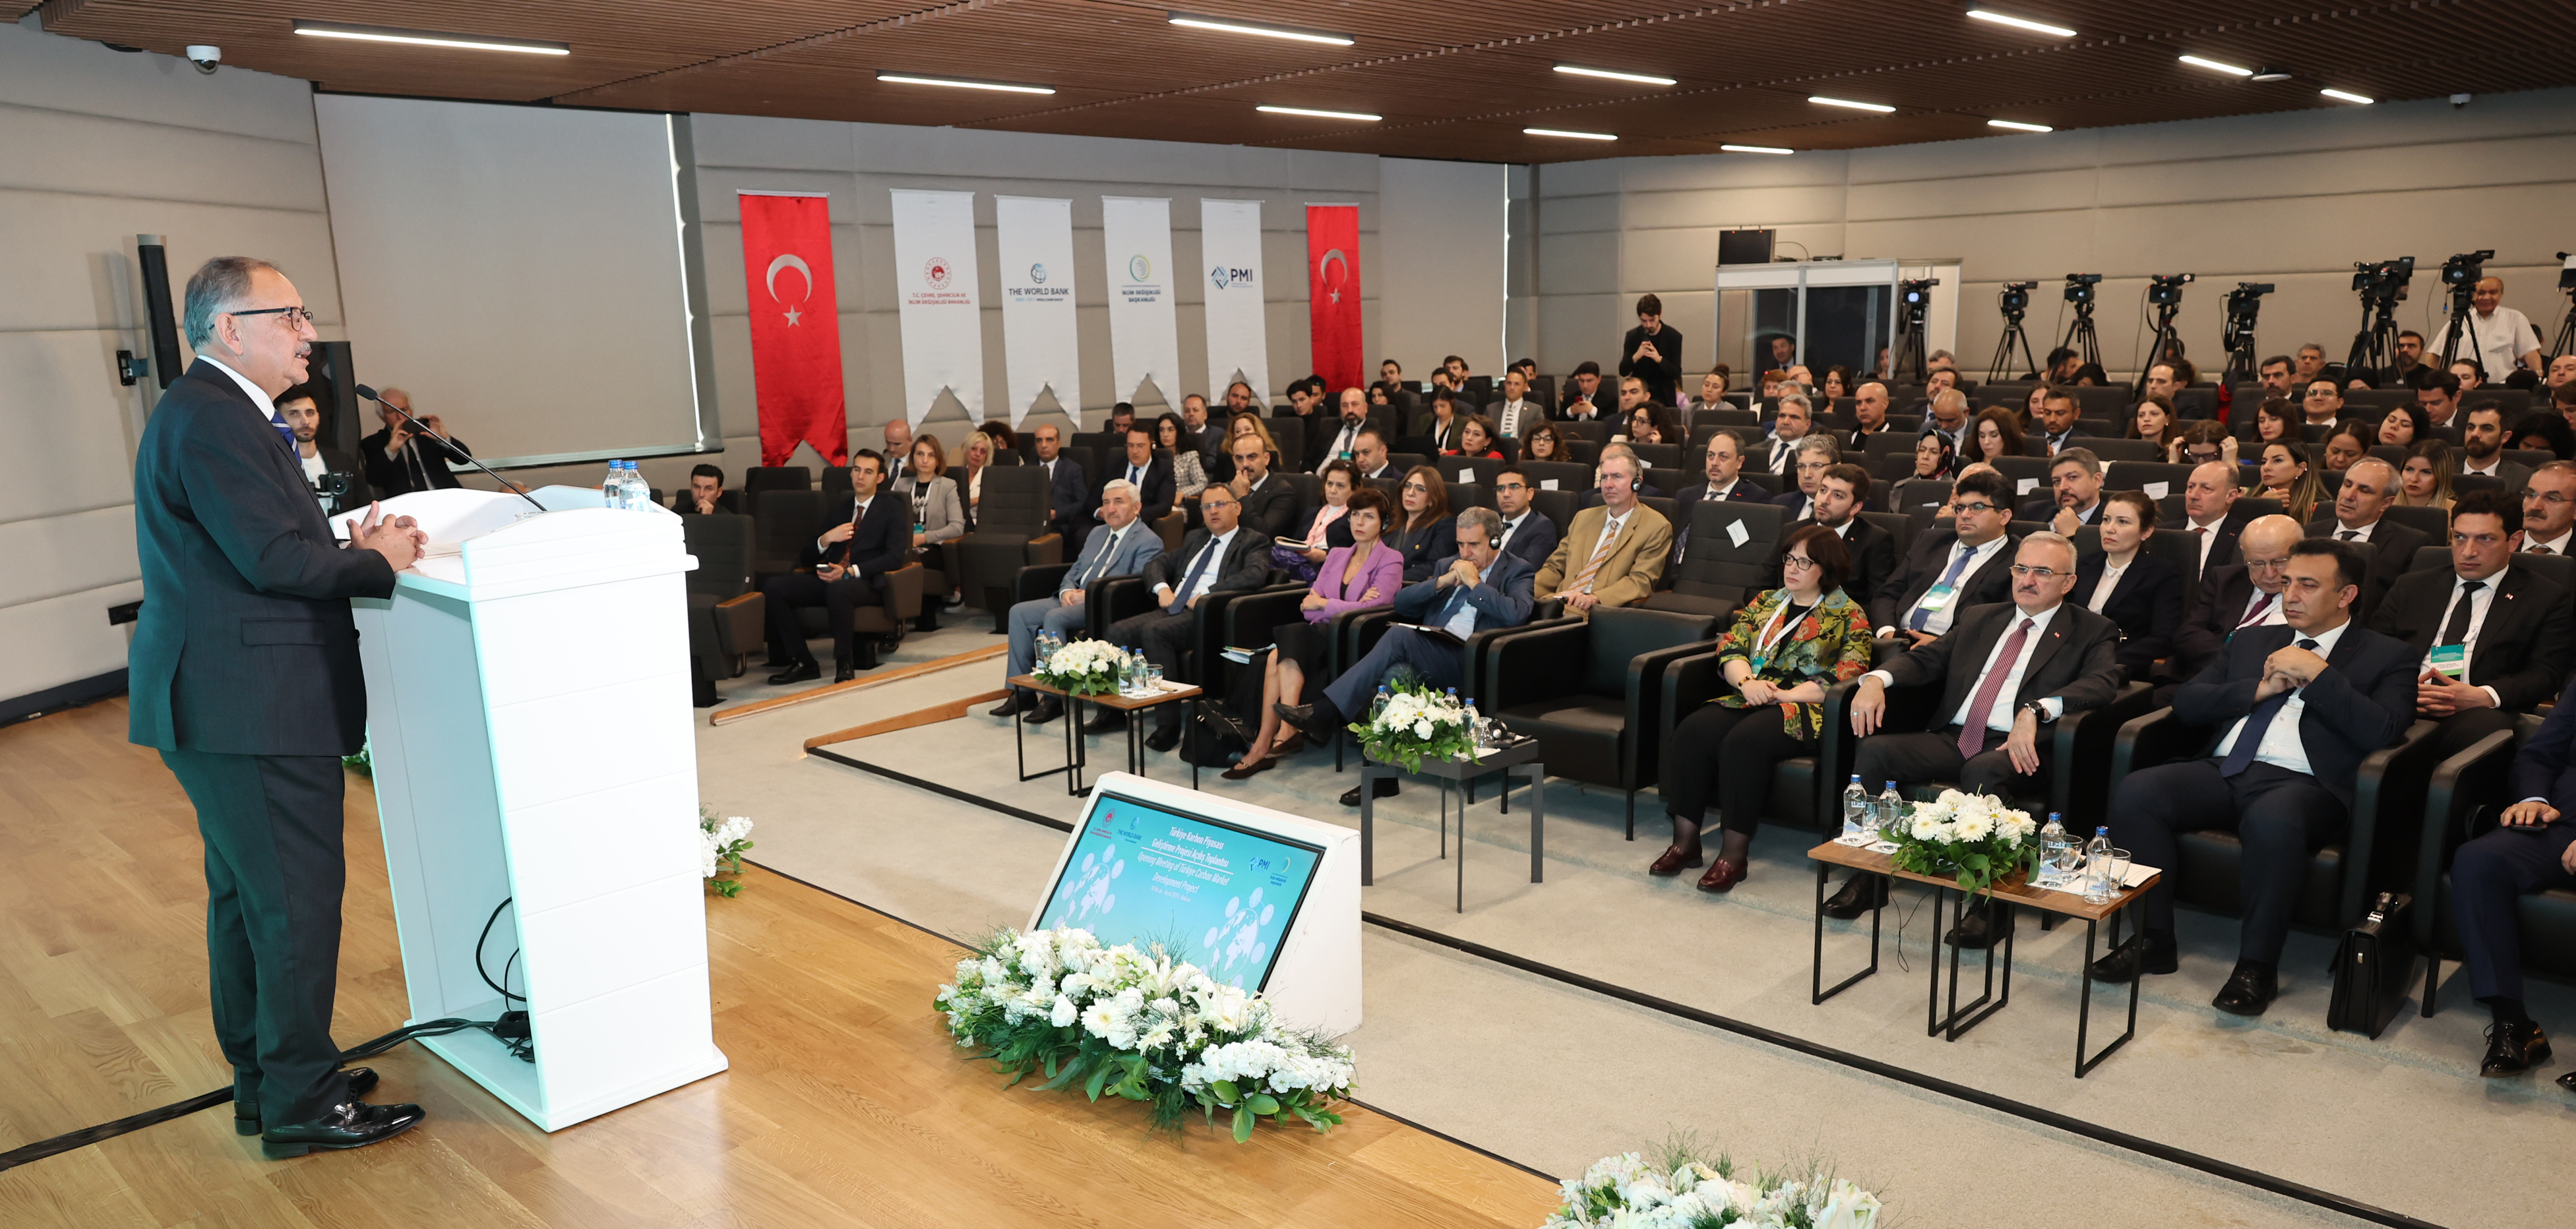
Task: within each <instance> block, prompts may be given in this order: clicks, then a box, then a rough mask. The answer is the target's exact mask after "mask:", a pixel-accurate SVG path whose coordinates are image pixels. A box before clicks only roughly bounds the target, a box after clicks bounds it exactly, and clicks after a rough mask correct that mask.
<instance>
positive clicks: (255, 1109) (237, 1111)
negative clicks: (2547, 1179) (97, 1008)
mask: <svg viewBox="0 0 2576 1229" xmlns="http://www.w3.org/2000/svg"><path fill="white" fill-rule="evenodd" d="M2544 1057H2546V1056H2545V1055H2544ZM340 1074H341V1075H343V1076H346V1077H348V1080H349V1095H350V1096H352V1097H363V1096H365V1095H367V1093H368V1092H369V1091H371V1090H373V1089H374V1088H375V1086H376V1072H375V1068H373V1067H351V1068H349V1069H348V1070H346V1071H343V1072H341V1073H340ZM233 1134H235V1135H257V1134H259V1102H257V1101H243V1100H238V1099H236V1100H235V1101H234V1102H233Z"/></svg>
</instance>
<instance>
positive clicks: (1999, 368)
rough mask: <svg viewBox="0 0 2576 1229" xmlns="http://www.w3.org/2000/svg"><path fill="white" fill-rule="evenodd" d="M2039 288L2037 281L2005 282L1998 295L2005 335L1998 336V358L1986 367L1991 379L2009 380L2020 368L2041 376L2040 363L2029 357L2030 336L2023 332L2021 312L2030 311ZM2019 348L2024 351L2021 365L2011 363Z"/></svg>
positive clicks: (2034, 375)
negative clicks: (2014, 351) (2031, 296)
mask: <svg viewBox="0 0 2576 1229" xmlns="http://www.w3.org/2000/svg"><path fill="white" fill-rule="evenodd" d="M2038 288H2039V283H2037V282H2006V283H2004V288H2003V291H2002V293H2001V294H1998V295H1997V296H1996V298H1995V303H1996V306H1997V307H1999V308H2001V309H2002V311H2003V313H2004V335H2003V336H2002V337H1999V338H1997V339H1995V361H1994V362H1992V363H1989V364H1987V366H1986V378H1987V379H1988V380H2006V379H2010V378H2011V377H2012V373H2013V372H2015V371H2021V370H2027V371H2029V372H2030V373H2031V375H2032V376H2033V377H2034V378H2035V377H2037V376H2038V375H2039V364H2038V363H2036V362H2033V361H2032V360H2031V357H2030V338H2028V337H2026V336H2024V335H2023V333H2022V331H2021V318H2022V315H2023V313H2025V312H2028V311H2029V310H2030V292H2031V291H2033V290H2036V289H2038ZM2016 347H2017V348H2019V349H2020V350H2021V363H2022V365H2021V366H2020V367H2013V366H2011V362H2012V355H2013V350H2014V349H2015V348H2016Z"/></svg>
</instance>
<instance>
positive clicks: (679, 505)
mask: <svg viewBox="0 0 2576 1229" xmlns="http://www.w3.org/2000/svg"><path fill="white" fill-rule="evenodd" d="M671 511H673V512H677V513H679V514H680V515H682V516H696V515H697V514H698V501H697V497H695V496H693V495H691V494H689V489H688V488H687V487H682V488H680V493H679V494H677V495H674V496H672V497H671ZM716 511H718V512H740V511H742V509H741V508H740V507H738V506H736V503H735V500H734V493H733V492H731V491H718V492H716Z"/></svg>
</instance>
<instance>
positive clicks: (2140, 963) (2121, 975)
mask: <svg viewBox="0 0 2576 1229" xmlns="http://www.w3.org/2000/svg"><path fill="white" fill-rule="evenodd" d="M2181 967H2182V961H2181V959H2180V957H2179V955H2178V954H2177V952H2176V950H2175V948H2174V946H2173V944H2171V943H2159V942H2156V941H2155V939H2154V938H2153V937H2152V936H2149V935H2142V934H2141V935H2131V936H2129V937H2128V938H2126V939H2123V940H2121V941H2120V946H2118V947H2115V948H2112V949H2111V952H2110V954H2109V955H2107V956H2104V957H2102V958H2101V959H2099V960H2096V961H2094V962H2093V980H2095V981H2106V982H2112V983H2115V984H2116V983H2119V982H2133V981H2136V980H2138V977H2139V975H2140V974H2143V973H2171V972H2173V971H2174V970H2176V969H2179V968H2181Z"/></svg>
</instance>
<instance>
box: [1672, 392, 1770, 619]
mask: <svg viewBox="0 0 2576 1229" xmlns="http://www.w3.org/2000/svg"><path fill="white" fill-rule="evenodd" d="M1703 463H1704V464H1705V465H1706V467H1707V470H1708V481H1707V482H1705V483H1703V484H1701V485H1699V486H1693V487H1683V488H1682V491H1681V494H1680V495H1677V496H1675V497H1674V499H1673V562H1674V563H1680V562H1681V561H1682V552H1683V551H1684V550H1686V549H1688V548H1689V546H1690V523H1691V509H1693V508H1696V507H1698V506H1699V501H1701V500H1703V499H1743V500H1750V501H1753V502H1755V503H1763V502H1768V501H1769V500H1770V498H1771V492H1770V491H1769V490H1768V489H1767V488H1764V487H1763V486H1761V485H1759V484H1757V483H1753V482H1748V481H1746V480H1745V479H1744V478H1743V477H1742V476H1741V475H1742V473H1743V471H1744V437H1743V436H1740V435H1737V434H1736V433H1735V432H1734V431H1733V430H1720V431H1719V432H1718V433H1717V434H1715V435H1712V436H1710V437H1708V451H1707V452H1706V453H1705V454H1704V461H1703ZM1775 587H1776V586H1775Z"/></svg>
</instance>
